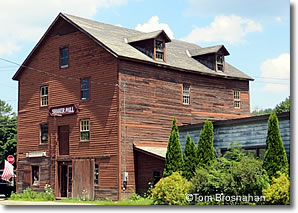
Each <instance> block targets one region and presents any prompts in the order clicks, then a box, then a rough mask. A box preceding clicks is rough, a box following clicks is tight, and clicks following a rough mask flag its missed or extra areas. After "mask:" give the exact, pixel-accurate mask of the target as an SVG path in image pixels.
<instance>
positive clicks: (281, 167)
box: [263, 113, 289, 179]
mask: <svg viewBox="0 0 298 213" xmlns="http://www.w3.org/2000/svg"><path fill="white" fill-rule="evenodd" d="M288 167H289V165H288V159H287V154H286V150H285V147H284V145H283V142H282V139H281V136H280V131H279V125H278V118H277V116H276V114H275V113H272V114H271V115H270V116H269V119H268V132H267V139H266V152H265V158H264V162H263V168H264V169H265V170H266V171H267V173H268V176H269V178H270V179H271V178H272V177H273V176H276V172H277V171H282V172H284V171H286V170H287V169H288Z"/></svg>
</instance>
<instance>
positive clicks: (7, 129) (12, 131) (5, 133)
mask: <svg viewBox="0 0 298 213" xmlns="http://www.w3.org/2000/svg"><path fill="white" fill-rule="evenodd" d="M16 146H17V117H16V115H15V113H13V112H12V107H11V106H10V105H8V104H6V103H5V102H4V101H2V100H0V168H3V167H4V159H6V158H7V156H8V155H13V156H14V157H15V158H16Z"/></svg>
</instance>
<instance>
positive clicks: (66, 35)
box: [17, 23, 119, 193]
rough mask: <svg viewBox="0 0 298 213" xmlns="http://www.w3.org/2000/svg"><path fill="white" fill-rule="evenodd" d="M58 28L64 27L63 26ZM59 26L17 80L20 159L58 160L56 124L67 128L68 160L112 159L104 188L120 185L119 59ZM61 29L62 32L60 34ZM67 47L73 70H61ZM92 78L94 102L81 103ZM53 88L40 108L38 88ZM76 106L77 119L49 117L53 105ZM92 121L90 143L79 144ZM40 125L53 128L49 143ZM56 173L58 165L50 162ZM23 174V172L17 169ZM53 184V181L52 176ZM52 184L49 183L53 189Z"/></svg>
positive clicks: (102, 183) (74, 31) (70, 66)
mask: <svg viewBox="0 0 298 213" xmlns="http://www.w3.org/2000/svg"><path fill="white" fill-rule="evenodd" d="M59 27H60V28H59ZM68 27H69V25H68V24H66V23H59V24H58V25H57V27H56V28H54V29H52V31H51V32H50V34H49V35H48V36H47V38H46V39H45V40H44V41H43V43H42V44H40V45H39V48H38V49H37V50H36V51H35V52H34V54H33V55H32V56H31V58H30V61H29V62H28V64H26V66H29V67H31V68H34V69H37V70H32V69H25V70H23V72H22V74H21V76H20V77H19V110H18V147H17V152H18V160H19V161H22V160H23V159H25V155H26V153H28V152H33V151H40V152H41V151H45V152H46V153H47V156H51V157H52V158H53V159H52V160H53V161H54V160H55V157H59V156H57V155H56V154H57V149H58V139H57V131H58V126H61V125H69V128H70V135H69V156H68V158H69V159H72V158H74V157H80V156H89V157H92V156H94V158H96V157H99V156H104V155H108V156H109V157H110V160H109V162H108V166H104V167H103V168H102V169H101V172H102V173H103V175H102V176H101V182H100V183H101V186H105V185H109V186H110V185H113V187H114V188H116V189H117V188H118V185H119V175H118V174H119V171H118V165H119V158H118V155H119V153H118V152H119V149H118V145H119V143H118V141H119V138H118V136H119V134H118V133H119V122H118V87H117V86H115V85H116V84H117V81H118V74H117V70H118V67H117V59H116V58H115V57H114V56H112V55H111V54H110V53H108V52H107V51H106V50H104V49H103V48H101V47H100V46H99V45H98V44H96V43H95V42H94V41H93V40H91V39H90V38H88V37H87V36H86V35H84V34H83V33H82V32H79V31H76V30H74V29H72V28H71V27H69V30H66V29H67V28H68ZM61 29H63V31H64V32H63V31H60V30H61ZM64 46H68V48H69V67H68V68H64V69H60V67H59V54H60V53H59V48H61V47H64ZM81 78H89V79H90V82H91V83H90V100H88V101H82V100H80V95H81V94H80V92H81V90H80V89H81V88H80V79H81ZM44 85H48V86H49V106H48V107H40V87H41V86H44ZM68 104H76V105H77V106H78V108H79V111H78V112H77V114H75V115H66V116H63V117H56V118H54V117H49V113H48V110H49V108H50V107H56V106H61V105H68ZM81 119H89V120H90V141H89V142H80V120H81ZM40 123H48V124H49V139H48V140H49V142H48V144H45V145H41V144H40V135H39V134H40V133H39V128H40V127H39V125H40ZM52 165H53V167H52V173H51V175H54V174H55V173H54V172H55V171H57V170H56V169H55V163H53V164H52ZM19 172H22V171H21V168H19ZM51 180H54V178H53V177H52V178H51ZM53 184H54V182H52V183H51V185H53ZM116 193H117V192H116Z"/></svg>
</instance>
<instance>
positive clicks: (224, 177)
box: [191, 148, 269, 204]
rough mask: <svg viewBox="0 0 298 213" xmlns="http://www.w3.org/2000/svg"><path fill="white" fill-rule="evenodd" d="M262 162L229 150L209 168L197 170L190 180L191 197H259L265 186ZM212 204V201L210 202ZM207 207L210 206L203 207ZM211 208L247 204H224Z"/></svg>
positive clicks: (235, 202)
mask: <svg viewBox="0 0 298 213" xmlns="http://www.w3.org/2000/svg"><path fill="white" fill-rule="evenodd" d="M268 182H269V179H268V176H267V174H266V171H265V170H264V169H263V168H262V162H261V161H259V160H256V159H255V158H254V157H252V156H246V155H244V152H243V150H241V149H240V148H233V149H232V150H231V151H228V152H227V153H226V154H225V155H224V157H221V158H218V160H217V161H216V162H215V163H214V164H213V165H212V166H210V167H209V168H207V169H206V168H198V169H197V170H196V173H195V176H194V177H193V178H192V180H191V183H192V188H191V192H192V193H198V194H199V195H201V196H212V197H214V196H215V195H217V194H223V195H224V196H230V197H231V196H262V190H263V189H265V188H267V187H268V186H269V183H268ZM212 200H213V201H214V199H212ZM204 204H210V203H204ZM212 204H251V203H246V202H238V201H225V202H223V203H214V202H213V203H212Z"/></svg>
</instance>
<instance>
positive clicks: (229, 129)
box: [180, 113, 291, 159]
mask: <svg viewBox="0 0 298 213" xmlns="http://www.w3.org/2000/svg"><path fill="white" fill-rule="evenodd" d="M278 117H279V129H280V135H281V138H282V140H283V144H284V147H285V149H286V152H287V156H288V159H290V141H291V135H290V133H291V131H290V116H289V113H283V114H280V115H278ZM267 120H268V116H261V117H260V119H257V120H256V119H255V118H254V117H252V118H247V119H243V121H239V122H237V123H232V124H228V123H227V124H224V122H222V123H221V124H217V122H215V123H214V147H215V148H216V149H225V148H228V147H229V145H230V144H231V143H232V142H235V141H236V142H238V143H239V144H240V145H241V146H242V147H244V148H245V147H247V148H248V147H255V146H266V137H267V128H268V121H267ZM202 126H203V125H198V126H197V127H196V128H192V127H191V126H189V127H188V128H187V127H180V143H181V147H182V150H183V151H184V148H185V143H186V136H187V133H189V135H190V137H191V138H192V139H193V140H194V142H195V143H196V144H197V142H198V140H199V138H200V131H201V129H202Z"/></svg>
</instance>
